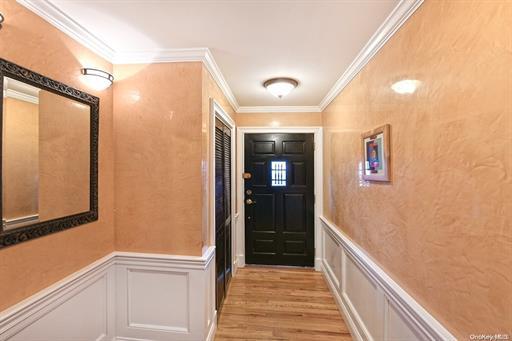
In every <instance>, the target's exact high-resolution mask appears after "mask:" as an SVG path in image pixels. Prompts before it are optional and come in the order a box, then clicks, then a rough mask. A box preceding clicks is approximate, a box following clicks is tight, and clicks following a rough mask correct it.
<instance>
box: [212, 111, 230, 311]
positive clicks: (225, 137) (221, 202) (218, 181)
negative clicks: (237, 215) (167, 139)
mask: <svg viewBox="0 0 512 341" xmlns="http://www.w3.org/2000/svg"><path fill="white" fill-rule="evenodd" d="M215 245H216V276H217V277H216V278H217V280H216V292H217V310H219V311H220V308H221V306H222V302H223V301H224V297H225V296H226V291H227V286H228V283H229V280H230V279H231V275H232V265H231V132H230V130H229V128H228V127H227V126H226V125H224V124H223V123H222V122H221V121H219V120H218V119H216V120H215Z"/></svg>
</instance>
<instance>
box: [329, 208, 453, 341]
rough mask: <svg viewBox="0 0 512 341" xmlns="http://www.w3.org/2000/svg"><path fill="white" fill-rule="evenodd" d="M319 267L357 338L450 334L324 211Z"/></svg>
mask: <svg viewBox="0 0 512 341" xmlns="http://www.w3.org/2000/svg"><path fill="white" fill-rule="evenodd" d="M320 220H321V221H322V232H321V234H322V243H323V257H322V271H323V273H324V275H325V278H326V280H327V283H328V284H329V287H330V289H331V291H332V293H333V295H334V297H335V299H336V302H337V304H338V306H339V307H340V310H342V311H343V315H344V316H345V320H346V322H347V324H348V325H349V328H350V330H351V332H352V336H353V337H354V338H355V339H356V340H370V341H371V340H396V341H412V340H455V337H454V336H453V335H452V334H450V332H449V331H448V330H447V329H446V328H444V327H443V326H442V325H441V324H440V323H439V322H438V321H437V320H436V319H435V318H434V317H433V316H432V315H430V314H429V313H428V312H427V311H426V310H425V309H424V308H423V307H422V306H420V305H419V304H418V302H416V301H415V300H414V299H413V298H412V297H411V296H410V295H409V294H407V293H406V292H405V291H404V290H403V289H402V288H401V287H400V286H399V285H398V284H397V283H396V282H395V281H394V280H393V279H391V277H389V275H387V274H386V273H385V272H384V271H383V270H382V268H380V267H379V266H378V265H377V264H376V263H375V262H374V261H373V260H372V259H371V258H370V257H369V256H368V255H367V254H366V253H365V252H364V251H363V250H362V249H361V248H360V247H359V246H358V245H356V244H355V243H354V242H352V241H351V240H350V238H348V237H347V236H346V235H345V234H343V232H341V231H340V230H339V229H338V228H336V226H334V224H333V223H331V222H330V221H328V220H327V219H326V218H325V217H320Z"/></svg>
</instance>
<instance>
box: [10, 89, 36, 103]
mask: <svg viewBox="0 0 512 341" xmlns="http://www.w3.org/2000/svg"><path fill="white" fill-rule="evenodd" d="M7 97H9V98H14V99H17V100H20V101H24V102H28V103H32V104H39V98H38V97H37V96H33V95H29V94H26V93H23V92H21V91H16V90H12V89H7V90H4V98H7Z"/></svg>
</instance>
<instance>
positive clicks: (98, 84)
mask: <svg viewBox="0 0 512 341" xmlns="http://www.w3.org/2000/svg"><path fill="white" fill-rule="evenodd" d="M82 75H84V76H86V77H87V83H88V84H89V85H90V86H91V87H92V88H94V89H96V90H105V89H106V88H108V87H109V86H111V85H112V83H113V82H114V76H112V75H111V74H110V73H108V72H105V71H102V70H98V69H93V68H83V69H82Z"/></svg>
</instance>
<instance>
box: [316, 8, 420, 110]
mask: <svg viewBox="0 0 512 341" xmlns="http://www.w3.org/2000/svg"><path fill="white" fill-rule="evenodd" d="M423 1H424V0H400V2H399V3H398V5H397V6H396V7H395V8H394V9H393V11H392V12H391V14H390V15H389V16H388V17H387V18H386V20H384V22H383V23H382V25H380V27H379V28H378V29H377V32H375V33H374V34H373V36H372V37H371V38H370V40H369V41H368V42H367V43H366V45H365V46H364V47H363V48H362V50H361V51H360V52H359V54H358V55H357V56H356V58H355V59H354V61H352V63H351V64H350V65H349V67H348V68H347V69H346V70H345V72H344V73H343V74H342V75H341V77H340V78H339V79H338V80H337V81H336V83H335V84H334V86H333V87H332V88H331V90H329V92H328V93H327V94H326V95H325V97H324V99H323V100H322V101H321V102H320V104H319V107H320V110H321V111H323V110H324V109H325V108H326V107H327V106H328V105H329V104H330V103H331V102H332V101H333V100H334V99H335V98H336V96H338V94H339V93H340V92H341V91H342V90H343V89H344V88H345V87H346V86H347V85H348V84H349V83H350V81H351V80H352V79H353V78H354V77H355V76H356V75H357V74H358V73H359V71H361V70H362V69H363V67H364V66H365V65H366V64H368V62H369V61H370V60H371V59H372V58H373V57H374V56H375V55H376V54H377V52H378V51H379V50H380V49H381V48H382V47H383V46H384V45H385V44H386V42H387V41H388V40H389V39H390V38H391V37H392V36H393V35H394V34H395V33H396V31H398V29H399V28H400V27H401V26H402V25H403V24H404V23H405V22H406V21H407V19H409V17H410V16H411V15H412V14H413V13H414V12H415V11H416V10H417V9H418V7H420V5H421V4H422V3H423Z"/></svg>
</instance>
